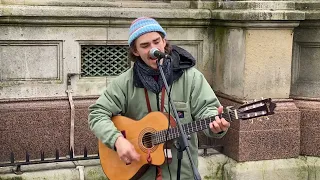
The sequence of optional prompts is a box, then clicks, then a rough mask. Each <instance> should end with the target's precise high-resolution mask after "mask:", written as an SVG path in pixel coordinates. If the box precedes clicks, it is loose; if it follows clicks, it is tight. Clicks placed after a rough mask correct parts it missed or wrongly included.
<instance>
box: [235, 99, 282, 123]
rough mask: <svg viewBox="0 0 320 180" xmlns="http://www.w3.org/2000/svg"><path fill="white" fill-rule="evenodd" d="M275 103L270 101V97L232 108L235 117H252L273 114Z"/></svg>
mask: <svg viewBox="0 0 320 180" xmlns="http://www.w3.org/2000/svg"><path fill="white" fill-rule="evenodd" d="M275 107H276V104H275V103H273V102H272V101H271V98H267V99H262V100H259V101H252V102H250V103H247V104H244V105H242V106H240V107H239V108H238V109H236V110H233V111H234V113H233V114H234V115H235V118H236V119H243V120H246V119H252V118H256V117H260V116H268V115H272V114H274V109H275Z"/></svg>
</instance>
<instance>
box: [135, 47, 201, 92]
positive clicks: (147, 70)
mask: <svg viewBox="0 0 320 180" xmlns="http://www.w3.org/2000/svg"><path fill="white" fill-rule="evenodd" d="M170 55H171V61H170V59H165V60H164V61H163V65H162V68H163V72H164V75H165V78H166V80H167V83H168V86H170V85H172V83H173V82H174V81H176V80H178V79H179V78H180V77H181V75H182V74H183V70H184V69H188V68H190V67H192V66H194V65H195V60H194V58H193V57H192V55H191V54H190V53H188V52H187V51H186V50H184V49H182V48H180V47H178V46H172V52H171V53H170ZM155 76H158V81H156V80H155V78H154V77H155ZM133 83H134V85H135V86H136V87H140V88H146V89H147V90H149V91H151V92H154V93H156V94H159V93H160V92H161V90H162V87H163V86H164V83H163V79H162V77H161V74H160V71H159V70H158V69H157V70H155V69H152V68H151V67H149V66H148V65H146V64H145V63H144V62H143V60H142V59H141V58H138V59H137V60H136V62H135V63H134V66H133Z"/></svg>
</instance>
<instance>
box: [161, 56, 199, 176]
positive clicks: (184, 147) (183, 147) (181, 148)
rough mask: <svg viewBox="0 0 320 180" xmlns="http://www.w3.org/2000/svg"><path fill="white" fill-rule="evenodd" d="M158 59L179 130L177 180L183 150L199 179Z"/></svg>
mask: <svg viewBox="0 0 320 180" xmlns="http://www.w3.org/2000/svg"><path fill="white" fill-rule="evenodd" d="M167 57H168V58H170V59H171V57H170V56H169V55H168V56H167ZM160 59H161V58H158V60H157V65H158V68H159V71H160V74H161V77H162V79H163V83H164V86H165V88H166V92H167V96H168V97H169V98H168V99H169V100H170V104H171V107H172V109H173V112H174V116H175V121H176V124H177V126H178V129H179V131H180V134H181V135H180V137H179V139H178V141H177V145H176V148H177V151H178V155H177V159H178V169H177V180H180V174H181V160H182V158H183V151H184V150H186V151H187V154H188V157H189V160H190V164H191V167H192V171H193V175H194V179H195V180H201V176H200V174H199V172H198V170H197V168H196V166H195V164H194V162H193V160H192V157H191V152H190V147H189V142H188V138H187V135H186V133H185V131H184V129H183V128H182V126H181V123H180V119H179V116H178V113H177V110H176V107H175V105H174V103H173V101H172V99H171V97H170V94H169V93H168V92H169V87H168V82H167V80H166V77H165V76H164V73H163V69H162V63H161V64H160V62H159V61H160ZM164 60H166V58H163V61H164Z"/></svg>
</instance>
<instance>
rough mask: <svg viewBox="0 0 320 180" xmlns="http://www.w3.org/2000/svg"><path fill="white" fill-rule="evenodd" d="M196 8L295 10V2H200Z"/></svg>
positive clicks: (196, 4)
mask: <svg viewBox="0 0 320 180" xmlns="http://www.w3.org/2000/svg"><path fill="white" fill-rule="evenodd" d="M193 7H195V8H206V9H225V10H228V9H233V10H234V9H247V10H294V9H295V3H294V2H293V1H275V2H272V3H271V2H270V1H219V2H208V1H199V2H196V3H194V4H193Z"/></svg>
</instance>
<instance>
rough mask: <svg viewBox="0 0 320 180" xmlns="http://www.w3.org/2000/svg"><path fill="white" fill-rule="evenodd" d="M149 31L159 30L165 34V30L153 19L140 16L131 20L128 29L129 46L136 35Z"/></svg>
mask: <svg viewBox="0 0 320 180" xmlns="http://www.w3.org/2000/svg"><path fill="white" fill-rule="evenodd" d="M149 32H160V33H162V34H163V35H164V36H166V32H165V31H164V30H163V28H162V27H161V26H160V24H159V23H158V22H157V21H156V20H155V19H152V18H149V17H140V18H137V19H136V20H134V21H132V23H131V26H130V29H129V40H128V44H129V46H131V43H132V42H133V41H134V40H136V39H137V38H138V37H140V36H141V35H143V34H146V33H149Z"/></svg>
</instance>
